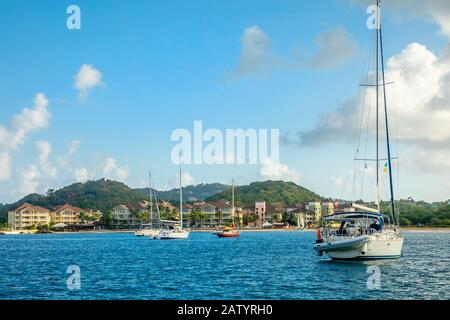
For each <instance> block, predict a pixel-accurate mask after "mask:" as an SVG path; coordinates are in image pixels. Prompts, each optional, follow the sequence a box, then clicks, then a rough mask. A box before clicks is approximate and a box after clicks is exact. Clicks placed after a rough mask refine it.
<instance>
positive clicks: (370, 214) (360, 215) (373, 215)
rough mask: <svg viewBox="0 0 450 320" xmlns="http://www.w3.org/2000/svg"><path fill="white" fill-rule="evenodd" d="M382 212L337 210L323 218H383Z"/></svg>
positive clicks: (327, 219) (326, 219) (330, 219)
mask: <svg viewBox="0 0 450 320" xmlns="http://www.w3.org/2000/svg"><path fill="white" fill-rule="evenodd" d="M383 217H384V215H383V214H379V213H373V212H362V211H360V212H339V213H335V214H333V215H331V216H326V217H324V218H323V220H325V221H332V220H348V219H361V218H372V219H380V218H383Z"/></svg>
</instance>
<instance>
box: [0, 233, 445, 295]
mask: <svg viewBox="0 0 450 320" xmlns="http://www.w3.org/2000/svg"><path fill="white" fill-rule="evenodd" d="M404 234H405V245H404V250H403V256H402V258H401V259H398V260H390V261H370V262H334V261H329V259H327V258H326V257H325V256H324V257H319V256H318V255H317V254H316V253H315V252H314V251H313V249H312V247H313V245H314V243H315V234H314V233H309V232H243V233H242V234H241V237H240V238H238V239H220V238H218V237H216V236H213V235H211V234H209V233H191V235H190V238H189V240H187V241H157V240H150V239H148V238H140V237H136V236H134V235H133V234H131V233H98V234H48V235H20V236H0V254H1V255H0V299H446V300H448V299H450V232H405V233H404ZM373 265H376V266H379V268H380V271H381V278H380V288H379V289H376V288H375V289H368V286H367V280H368V277H369V276H370V275H371V274H370V273H368V272H367V271H368V267H369V266H373ZM69 266H77V267H79V270H80V277H79V279H80V282H79V284H80V288H79V289H78V290H77V289H76V288H75V290H72V289H73V287H72V289H68V286H67V278H68V277H70V276H71V275H70V274H67V269H68V267H69ZM72 276H73V275H72Z"/></svg>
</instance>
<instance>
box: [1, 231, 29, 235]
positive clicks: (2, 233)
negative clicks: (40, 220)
mask: <svg viewBox="0 0 450 320" xmlns="http://www.w3.org/2000/svg"><path fill="white" fill-rule="evenodd" d="M26 233H27V232H25V231H20V230H11V231H0V235H3V236H6V235H16V234H26Z"/></svg>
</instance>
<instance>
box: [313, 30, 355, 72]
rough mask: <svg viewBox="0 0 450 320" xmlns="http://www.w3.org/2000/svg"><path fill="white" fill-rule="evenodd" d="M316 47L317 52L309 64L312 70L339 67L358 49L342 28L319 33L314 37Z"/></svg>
mask: <svg viewBox="0 0 450 320" xmlns="http://www.w3.org/2000/svg"><path fill="white" fill-rule="evenodd" d="M316 45H317V47H318V49H319V50H318V52H317V53H316V54H315V55H314V56H313V57H312V58H311V61H310V62H309V65H310V67H313V68H334V67H339V66H341V65H342V64H344V63H345V62H347V61H348V60H349V59H350V58H352V57H353V56H354V55H355V54H356V51H357V49H358V46H357V45H356V42H355V41H354V40H353V39H352V37H351V35H350V34H349V33H348V32H347V30H346V29H345V28H344V27H342V26H339V27H337V28H335V29H331V30H327V31H324V32H322V33H320V34H319V35H318V36H317V37H316Z"/></svg>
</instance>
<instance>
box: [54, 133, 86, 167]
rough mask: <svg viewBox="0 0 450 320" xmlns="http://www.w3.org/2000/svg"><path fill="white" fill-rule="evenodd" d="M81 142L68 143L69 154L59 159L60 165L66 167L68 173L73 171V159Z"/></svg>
mask: <svg viewBox="0 0 450 320" xmlns="http://www.w3.org/2000/svg"><path fill="white" fill-rule="evenodd" d="M80 144H81V142H80V141H79V140H73V141H70V142H69V143H68V148H67V152H66V153H65V154H64V155H63V156H59V157H58V158H57V161H58V163H59V164H60V165H61V166H63V167H65V168H66V169H67V170H68V171H71V165H70V162H71V158H72V156H73V155H74V154H75V153H76V152H77V150H78V147H79V146H80Z"/></svg>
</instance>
